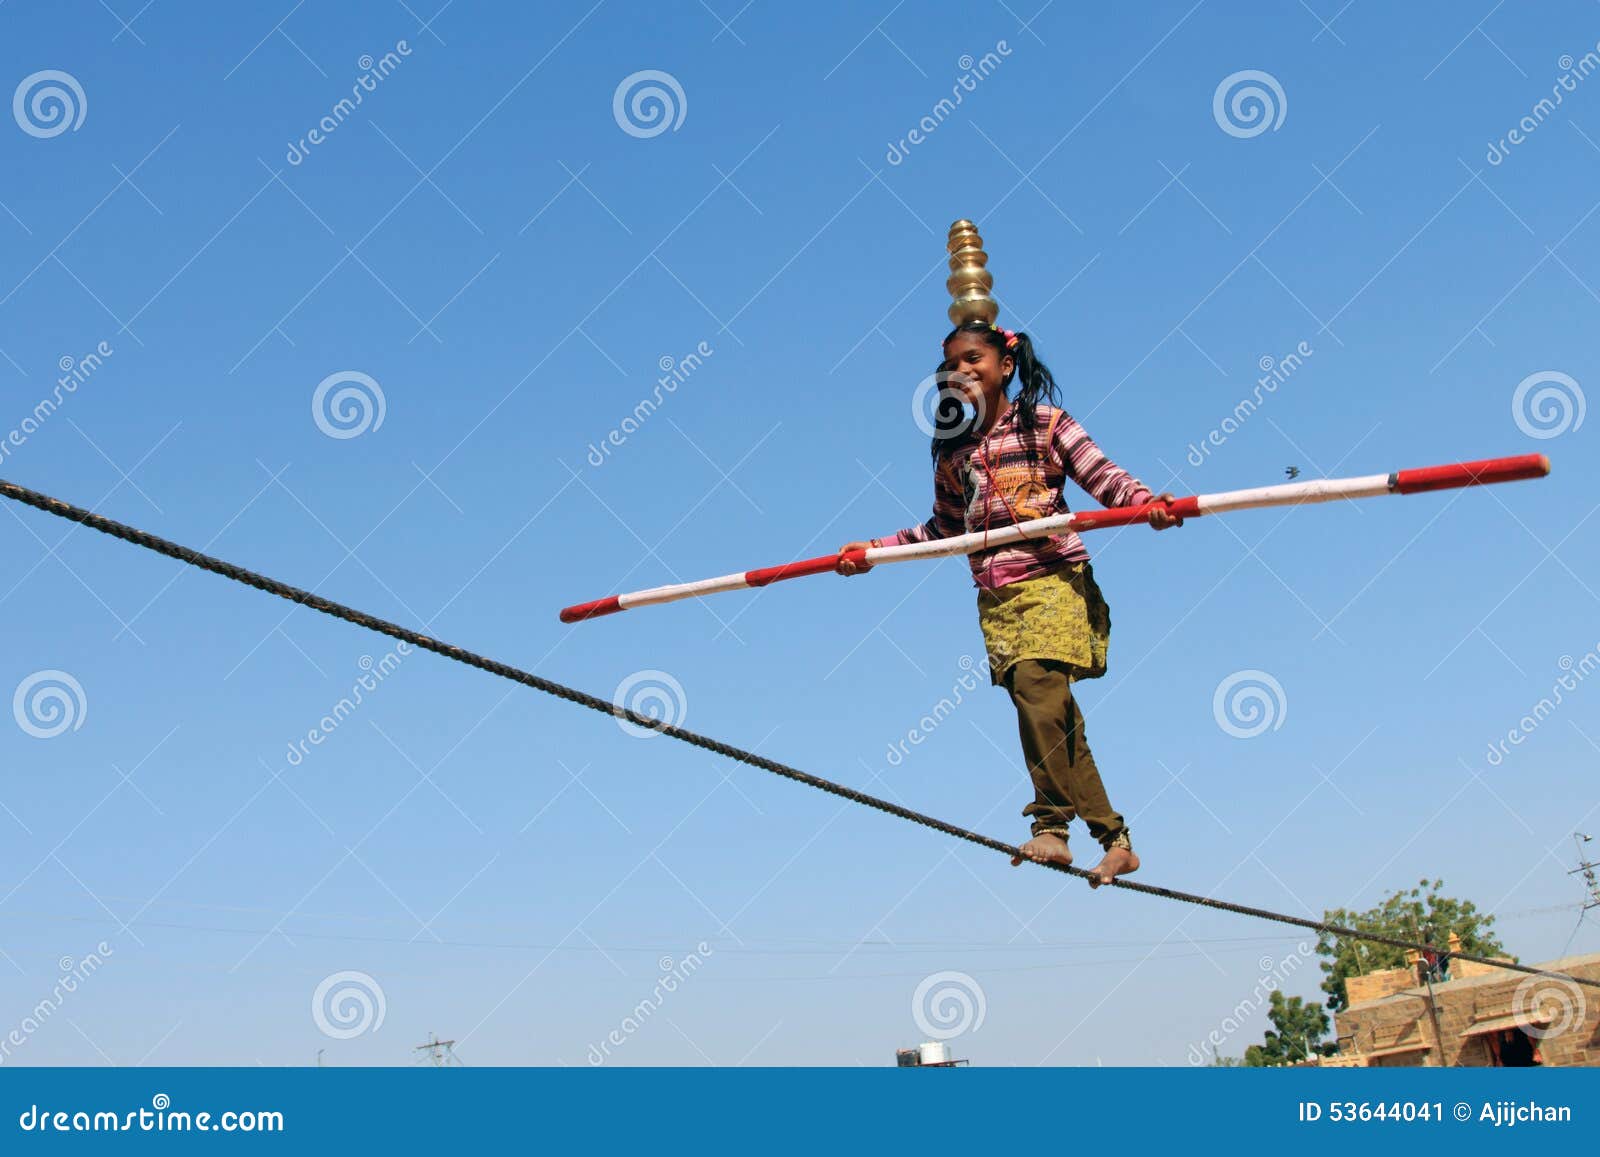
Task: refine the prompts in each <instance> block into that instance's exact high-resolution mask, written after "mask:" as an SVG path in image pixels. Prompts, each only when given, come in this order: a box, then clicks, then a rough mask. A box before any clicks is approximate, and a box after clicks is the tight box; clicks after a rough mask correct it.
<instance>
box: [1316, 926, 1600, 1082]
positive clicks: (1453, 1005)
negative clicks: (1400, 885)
mask: <svg viewBox="0 0 1600 1157" xmlns="http://www.w3.org/2000/svg"><path fill="white" fill-rule="evenodd" d="M1451 947H1452V948H1457V947H1459V941H1457V940H1456V938H1455V937H1453V936H1452V937H1451ZM1536 967H1538V968H1541V969H1545V970H1547V971H1550V972H1560V973H1565V974H1567V975H1569V976H1574V977H1581V978H1583V979H1585V980H1594V981H1600V953H1592V954H1590V955H1587V956H1568V957H1564V958H1563V959H1561V960H1552V961H1550V962H1549V963H1547V964H1540V965H1537V966H1536ZM1345 991H1346V993H1347V994H1348V996H1349V1000H1350V1003H1349V1006H1348V1007H1347V1008H1346V1009H1345V1010H1344V1011H1343V1012H1340V1013H1336V1014H1335V1016H1334V1024H1335V1026H1336V1033H1337V1035H1338V1040H1339V1054H1338V1055H1337V1056H1333V1057H1326V1058H1323V1059H1322V1064H1323V1065H1328V1066H1336V1067H1345V1066H1350V1067H1369V1066H1370V1067H1374V1068H1376V1067H1383V1066H1422V1065H1426V1066H1443V1067H1453V1066H1463V1067H1476V1068H1482V1067H1488V1066H1507V1067H1511V1066H1521V1065H1540V1064H1542V1065H1550V1066H1563V1067H1565V1066H1573V1065H1595V1066H1600V988H1589V987H1587V986H1580V985H1575V984H1573V983H1571V982H1570V981H1562V980H1559V979H1556V978H1554V977H1545V976H1530V975H1527V974H1525V973H1520V972H1511V971H1508V970H1506V969H1503V968H1495V967H1493V966H1491V965H1486V964H1474V963H1472V962H1471V961H1466V960H1451V961H1450V964H1449V973H1448V977H1447V978H1446V979H1444V980H1439V979H1434V981H1433V983H1432V985H1431V986H1430V985H1429V984H1428V983H1427V971H1426V966H1425V965H1423V964H1422V963H1421V961H1420V960H1418V959H1416V958H1415V956H1414V954H1413V959H1412V961H1411V963H1410V964H1409V965H1407V966H1406V967H1404V968H1391V969H1387V970H1384V971H1382V972H1373V973H1368V974H1367V975H1366V976H1352V977H1350V978H1349V979H1348V980H1347V981H1346V982H1345Z"/></svg>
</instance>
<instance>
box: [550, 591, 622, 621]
mask: <svg viewBox="0 0 1600 1157" xmlns="http://www.w3.org/2000/svg"><path fill="white" fill-rule="evenodd" d="M625 609H626V608H625V607H623V605H622V598H621V596H620V595H612V596H611V597H610V598H608V599H596V600H595V601H594V602H592V603H579V604H578V605H577V606H573V607H566V608H564V609H563V610H562V612H561V621H562V622H563V623H581V622H583V621H585V620H586V619H598V618H599V617H600V616H601V615H614V614H616V613H617V612H618V611H621V610H625Z"/></svg>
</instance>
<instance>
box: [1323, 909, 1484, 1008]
mask: <svg viewBox="0 0 1600 1157" xmlns="http://www.w3.org/2000/svg"><path fill="white" fill-rule="evenodd" d="M1443 887H1444V881H1443V880H1426V879H1425V880H1421V881H1419V882H1418V884H1417V886H1416V887H1415V888H1412V889H1410V890H1408V891H1399V892H1396V893H1394V894H1393V895H1392V896H1390V897H1388V898H1387V899H1386V900H1384V901H1383V903H1381V904H1379V905H1377V906H1376V907H1374V908H1368V909H1367V910H1366V911H1365V912H1352V911H1350V910H1349V909H1347V908H1333V909H1330V910H1329V911H1327V912H1325V913H1323V916H1322V918H1323V920H1324V921H1326V922H1327V923H1329V924H1342V925H1344V926H1345V927H1346V928H1355V929H1357V930H1359V931H1362V932H1375V933H1377V934H1379V935H1382V936H1392V937H1395V938H1397V939H1402V940H1413V941H1417V942H1421V941H1431V942H1432V943H1433V944H1436V945H1438V946H1439V948H1440V949H1441V951H1442V950H1443V949H1444V948H1445V947H1446V946H1448V945H1449V943H1450V934H1451V933H1452V932H1453V933H1455V934H1456V935H1457V936H1459V937H1461V950H1462V951H1463V952H1470V953H1473V954H1474V955H1477V956H1504V955H1506V950H1505V946H1504V945H1503V944H1501V943H1500V939H1499V937H1498V936H1496V935H1495V933H1494V930H1493V924H1494V917H1493V916H1491V915H1489V914H1487V913H1485V912H1480V911H1478V909H1477V907H1476V906H1475V905H1474V904H1473V903H1472V901H1470V900H1457V899H1455V898H1454V897H1451V896H1446V895H1443V894H1442V893H1441V892H1440V891H1439V889H1441V888H1443ZM1317 954H1318V955H1320V956H1325V957H1327V958H1328V959H1326V960H1324V961H1323V962H1322V971H1323V973H1324V974H1325V975H1324V978H1323V981H1322V991H1324V992H1326V993H1327V994H1328V1007H1329V1008H1331V1009H1333V1010H1334V1011H1335V1012H1341V1011H1343V1010H1344V1009H1345V1008H1347V1007H1348V1006H1349V1004H1350V1000H1349V997H1348V996H1347V994H1346V993H1345V986H1344V982H1345V978H1346V977H1350V976H1362V975H1365V974H1366V973H1368V972H1376V971H1378V970H1380V969H1384V968H1403V967H1405V963H1406V950H1405V949H1403V948H1395V947H1392V946H1390V945H1388V944H1374V943H1371V942H1368V941H1364V940H1351V939H1347V938H1346V939H1341V938H1339V937H1335V936H1330V935H1328V934H1327V933H1323V934H1322V935H1321V936H1320V937H1319V938H1318V940H1317Z"/></svg>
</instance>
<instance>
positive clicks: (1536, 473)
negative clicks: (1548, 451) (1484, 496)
mask: <svg viewBox="0 0 1600 1157" xmlns="http://www.w3.org/2000/svg"><path fill="white" fill-rule="evenodd" d="M1549 473H1550V459H1549V458H1547V457H1545V456H1544V455H1543V454H1518V455H1516V456H1514V457H1511V458H1483V459H1480V460H1478V461H1476V462H1453V463H1451V464H1450V465H1448V466H1424V467H1421V468H1420V469H1416V470H1401V471H1398V472H1397V473H1396V474H1395V489H1396V490H1398V491H1399V492H1400V493H1401V494H1419V493H1421V492H1423V491H1425V490H1450V489H1453V488H1455V487H1458V486H1482V485H1486V484H1488V483H1491V482H1515V481H1518V480H1519V479H1524V478H1543V477H1544V476H1545V475H1546V474H1549Z"/></svg>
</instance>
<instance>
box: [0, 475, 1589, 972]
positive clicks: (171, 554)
mask: <svg viewBox="0 0 1600 1157" xmlns="http://www.w3.org/2000/svg"><path fill="white" fill-rule="evenodd" d="M0 495H4V496H5V497H6V498H10V499H12V500H14V501H16V502H21V503H23V504H24V505H27V506H32V507H34V508H35V509H37V510H42V511H44V512H45V513H47V514H53V515H56V516H57V517H58V518H65V519H67V520H68V521H70V522H77V523H81V524H83V525H84V526H88V527H91V528H93V529H94V530H98V531H100V532H101V533H103V534H109V535H111V537H113V538H119V539H121V540H122V541H124V542H129V543H132V544H133V545H134V546H142V547H144V548H145V549H146V550H152V551H155V552H156V553H157V554H163V555H166V556H167V557H168V558H175V559H177V560H178V561H179V562H184V563H188V564H189V565H190V566H193V567H198V568H199V569H201V570H207V571H210V572H211V573H212V574H218V575H221V576H222V577H223V578H228V579H232V580H233V581H234V582H238V583H243V584H244V585H245V586H248V587H254V588H255V589H256V590H259V591H265V592H266V593H268V594H272V595H277V596H278V597H279V598H281V599H287V600H289V601H290V602H292V603H298V604H299V605H301V606H305V607H310V608H311V609H312V610H316V611H321V612H322V613H323V614H325V615H332V616H333V617H334V618H336V619H344V620H345V621H346V622H350V623H354V624H355V625H356V626H358V627H365V628H366V629H367V630H369V631H376V632H378V633H379V634H382V635H388V636H389V637H390V638H394V639H399V640H401V641H403V642H406V643H410V644H411V645H412V646H414V647H420V648H422V649H424V650H428V651H432V652H433V653H434V654H436V655H443V656H444V657H445V658H446V659H453V660H455V661H456V662H458V663H465V664H466V665H467V666H469V667H476V668H477V669H478V670H480V671H487V672H488V673H489V674H491V675H498V676H500V677H501V678H502V679H509V680H511V681H512V682H513V683H521V684H522V685H523V686H525V687H532V688H533V689H534V690H536V691H542V692H544V693H545V694H547V695H554V696H555V697H556V698H558V699H564V700H566V701H567V702H569V703H577V704H580V705H581V706H584V707H588V708H590V709H591V710H594V711H598V712H600V713H601V714H604V715H610V716H614V717H616V718H618V719H626V720H628V721H629V722H631V723H634V724H636V725H637V726H639V727H648V728H650V729H652V730H654V731H659V732H660V733H661V734H663V735H670V736H671V737H672V738H674V739H677V740H680V741H682V742H684V743H690V744H693V745H694V746H696V747H700V748H704V749H705V750H706V751H711V752H715V753H716V754H718V755H721V756H724V757H726V758H728V759H732V760H735V761H736V762H739V763H745V764H749V765H750V766H751V767H759V768H761V769H762V770H763V771H770V772H772V773H773V774H774V775H781V776H783V777H784V778H785V779H791V780H794V781H795V782H796V783H803V784H805V785H806V786H807V787H814V788H816V789H818V790H819V791H825V792H827V793H828V794H830V795H836V796H838V797H840V798H841V799H847V800H849V801H850V802H851V803H857V804H862V805H864V806H866V807H870V808H876V809H877V810H878V811H881V812H887V813H888V814H889V815H892V816H897V817H899V818H900V819H903V820H910V821H911V822H912V823H915V824H921V825H922V826H923V827H926V828H932V829H933V830H934V831H936V832H942V833H944V834H945V835H947V836H954V837H955V838H956V839H958V840H965V841H966V842H968V843H970V844H977V845H978V846H979V847H984V848H988V849H990V850H991V851H996V852H1000V853H1002V854H1003V855H1007V856H1018V855H1020V854H1021V851H1020V849H1018V848H1017V847H1015V846H1014V845H1012V844H1008V843H1006V842H1004V841H1003V840H997V839H994V838H993V837H991V836H986V835H982V834H981V833H979V832H974V831H969V830H968V829H966V828H963V827H958V826H957V825H955V824H952V823H946V822H945V821H944V820H941V819H936V818H934V817H933V816H929V815H924V814H923V813H922V812H918V811H913V810H911V809H910V808H907V807H902V806H900V805H899V804H895V803H890V802H889V801H888V800H886V799H879V798H878V797H877V796H873V795H868V794H867V793H865V792H861V791H857V790H856V789H855V788H852V787H847V786H845V785H844V784H842V783H835V782H834V781H833V780H830V779H823V778H822V777H821V776H817V775H812V774H810V773H809V772H804V771H801V770H800V769H799V768H795V767H790V766H789V765H788V764H785V763H779V762H777V761H776V760H772V759H768V758H766V757H765V756H763V755H757V754H756V753H755V752H753V751H746V750H744V749H743V748H740V747H734V746H733V745H731V744H727V743H723V742H721V741H720V740H716V739H712V738H710V737H709V736H705V735H700V734H698V733H696V732H693V731H689V730H687V729H685V728H682V727H678V726H676V725H675V724H670V723H666V722H663V721H662V720H659V719H652V718H651V717H649V716H647V715H641V714H640V713H638V712H637V711H634V710H633V709H631V708H628V707H623V706H621V705H619V704H616V703H612V702H610V701H609V700H606V699H601V698H599V697H598V696H595V695H590V694H588V693H587V692H584V691H579V690H577V689H576V688H574V687H568V686H567V685H565V684H564V683H557V682H555V681H554V680H552V679H545V678H543V677H541V676H539V675H535V674H533V673H532V672H529V671H524V670H522V669H520V668H518V667H513V666H511V665H509V664H507V663H501V662H498V661H497V660H494V659H490V658H487V657H485V656H483V655H478V654H475V653H474V652H472V651H468V650H466V649H464V648H462V647H457V646H453V645H452V644H449V643H444V642H440V641H439V640H438V639H434V638H431V637H430V636H428V635H424V634H421V633H420V632H418V631H413V630H411V629H409V628H407V627H402V626H400V625H399V624H397V623H391V622H388V621H387V620H384V619H380V618H377V617H375V616H373V615H369V614H366V613H365V612H363V611H358V610H356V609H355V608H354V607H347V606H345V605H344V604H343V603H336V602H334V601H333V600H331V599H325V598H323V597H322V596H321V595H317V594H313V593H312V592H310V591H304V590H301V589H299V588H298V587H292V586H290V585H289V584H287V583H282V582H279V581H278V580H277V579H273V578H268V577H267V576H266V575H262V574H257V573H256V572H255V571H252V570H248V569H246V568H245V567H242V566H237V565H235V564H234V563H231V562H227V561H225V560H223V559H220V558H213V557H211V556H210V555H206V554H201V553H200V552H199V551H197V550H191V549H190V548H189V547H186V546H181V545H179V544H178V543H175V542H170V541H168V540H167V539H164V538H161V537H159V536H157V535H154V534H150V533H149V532H147V531H143V530H139V529H138V528H137V527H132V526H127V525H125V524H123V523H120V522H116V521H114V520H113V519H110V518H106V517H105V516H103V515H99V514H95V513H94V512H93V511H90V510H85V509H83V508H82V507H79V506H73V505H72V504H71V503H69V502H63V501H61V500H60V499H59V498H52V497H50V495H48V494H41V493H40V492H39V491H37V490H30V489H28V488H27V487H26V486H19V485H17V484H16V483H14V482H6V481H3V480H0ZM1027 862H1029V863H1037V861H1032V860H1030V861H1027ZM1038 866H1040V867H1047V868H1051V869H1053V870H1055V871H1058V872H1065V873H1066V874H1067V875H1069V876H1077V877H1079V878H1080V879H1089V878H1090V877H1091V875H1092V873H1091V872H1089V871H1087V870H1086V869H1083V868H1079V867H1076V866H1073V865H1070V864H1039V865H1038ZM1106 886H1107V887H1112V888H1120V889H1122V890H1123V891H1127V892H1139V893H1142V894H1144V895H1146V896H1155V897H1158V898H1160V899H1163V900H1175V901H1178V902H1179V903H1183V904H1195V905H1198V906H1199V907H1202V908H1213V909H1216V910H1218V911H1222V912H1233V913H1236V914H1237V915H1240V916H1252V917H1255V918H1256V919H1258V920H1267V921H1270V922H1272V923H1276V924H1286V925H1290V926H1292V927H1296V928H1304V929H1306V930H1307V931H1310V932H1316V933H1318V934H1319V935H1328V936H1334V937H1339V938H1341V939H1350V940H1364V941H1366V942H1368V943H1371V944H1387V945H1389V946H1390V947H1392V948H1403V949H1409V950H1411V951H1414V952H1419V953H1425V954H1428V953H1431V954H1436V955H1437V956H1439V957H1440V958H1445V959H1448V958H1454V959H1457V960H1470V961H1472V962H1473V963H1475V964H1486V965H1490V966H1492V967H1495V968H1504V969H1509V970H1510V971H1513V972H1524V973H1528V974H1529V975H1532V976H1548V977H1552V978H1555V979H1558V980H1562V981H1565V982H1568V983H1571V984H1581V985H1584V986H1587V987H1589V988H1600V981H1596V980H1589V979H1586V978H1584V977H1577V976H1568V975H1566V974H1565V973H1560V972H1549V971H1546V970H1545V969H1541V968H1533V967H1530V966H1529V965H1526V964H1513V963H1511V962H1509V961H1504V960H1493V959H1490V958H1488V957H1484V956H1474V955H1472V954H1470V953H1466V952H1449V951H1447V950H1444V949H1440V948H1438V947H1437V946H1436V945H1433V944H1427V943H1422V942H1416V941H1411V940H1402V939H1399V938H1397V937H1393V936H1384V935H1382V934H1380V933H1376V932H1362V931H1360V930H1358V929H1355V928H1346V927H1344V926H1343V925H1339V924H1330V923H1327V922H1326V921H1322V920H1311V919H1308V918H1306V917H1303V916H1294V915H1290V914H1289V913H1286V912H1274V911H1271V910H1270V909H1267V908H1254V907H1251V906H1250V905H1248V904H1235V903H1233V902H1232V901H1230V900H1219V899H1216V898H1215V897H1212V896H1199V895H1196V894H1194V893H1191V892H1180V891H1177V890H1175V889H1172V888H1162V887H1158V886H1156V885H1153V884H1142V883H1139V882H1138V881H1135V880H1126V879H1120V878H1119V879H1115V880H1113V881H1112V882H1111V883H1110V884H1109V885H1106Z"/></svg>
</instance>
